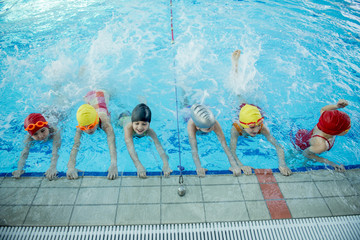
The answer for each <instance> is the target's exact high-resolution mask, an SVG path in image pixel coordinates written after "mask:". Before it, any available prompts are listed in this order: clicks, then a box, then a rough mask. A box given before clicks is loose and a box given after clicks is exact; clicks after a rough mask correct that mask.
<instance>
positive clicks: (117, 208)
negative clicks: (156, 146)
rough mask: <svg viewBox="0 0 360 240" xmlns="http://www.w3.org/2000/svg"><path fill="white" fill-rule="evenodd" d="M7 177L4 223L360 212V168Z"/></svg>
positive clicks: (0, 191)
mask: <svg viewBox="0 0 360 240" xmlns="http://www.w3.org/2000/svg"><path fill="white" fill-rule="evenodd" d="M184 182H185V187H186V190H187V193H186V195H185V196H184V197H179V196H178V194H177V188H178V186H179V184H178V176H176V175H175V176H171V177H170V178H163V177H160V176H151V177H148V178H147V179H139V178H137V177H131V176H121V177H119V178H118V179H116V180H113V181H110V180H107V179H106V177H90V176H87V177H81V178H79V179H77V180H67V179H66V178H63V177H62V178H59V179H57V180H55V181H48V180H47V179H45V178H43V177H24V178H21V179H14V178H9V177H2V178H0V225H2V226H79V225H81V226H98V225H136V224H140V225H142V224H176V223H212V222H232V221H249V220H269V219H291V218H292V219H294V218H313V217H334V216H346V215H358V214H360V197H359V196H360V184H359V183H360V169H352V170H348V171H347V172H345V173H337V172H334V171H328V170H316V171H308V172H296V173H294V174H293V175H292V176H289V177H285V176H282V175H281V174H279V173H273V172H271V170H257V171H256V174H254V175H251V176H245V175H242V176H240V177H233V176H232V175H207V176H206V177H205V178H198V177H197V176H194V175H185V176H184Z"/></svg>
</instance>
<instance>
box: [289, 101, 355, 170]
mask: <svg viewBox="0 0 360 240" xmlns="http://www.w3.org/2000/svg"><path fill="white" fill-rule="evenodd" d="M347 105H348V102H347V101H346V100H344V99H341V100H339V101H338V102H337V104H336V105H333V104H331V105H327V106H325V107H323V108H321V111H320V113H321V116H320V118H319V121H318V123H317V124H316V126H315V127H314V128H313V129H312V130H311V131H308V130H306V129H300V130H299V131H298V132H297V133H296V136H295V145H296V146H297V147H298V148H300V149H301V150H303V155H304V156H305V157H307V158H309V159H312V160H315V161H318V162H322V163H325V164H328V165H330V166H332V167H334V169H335V171H338V172H344V171H345V168H344V165H342V164H341V165H338V164H336V163H334V162H332V161H330V160H328V159H325V158H322V157H320V156H318V155H317V154H321V153H323V152H326V151H329V150H330V149H331V148H332V147H333V146H334V143H335V138H336V136H344V135H345V134H347V133H348V131H349V130H350V128H351V121H350V117H349V115H347V114H346V113H344V112H341V111H338V110H337V109H339V108H344V107H346V106H347Z"/></svg>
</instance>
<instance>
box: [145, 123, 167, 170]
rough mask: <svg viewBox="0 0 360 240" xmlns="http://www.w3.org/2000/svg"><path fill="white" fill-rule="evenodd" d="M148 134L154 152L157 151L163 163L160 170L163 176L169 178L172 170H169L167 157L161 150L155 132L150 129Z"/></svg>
mask: <svg viewBox="0 0 360 240" xmlns="http://www.w3.org/2000/svg"><path fill="white" fill-rule="evenodd" d="M148 134H149V136H150V137H151V138H152V140H153V141H154V143H155V147H156V150H157V151H158V153H159V155H160V157H161V160H162V162H163V168H162V170H163V172H164V176H165V177H169V176H170V173H171V172H172V170H171V168H170V166H169V156H168V155H167V154H166V152H165V151H164V149H163V147H162V145H161V143H160V141H159V139H158V137H157V135H156V133H155V131H154V130H152V129H151V128H149V130H148Z"/></svg>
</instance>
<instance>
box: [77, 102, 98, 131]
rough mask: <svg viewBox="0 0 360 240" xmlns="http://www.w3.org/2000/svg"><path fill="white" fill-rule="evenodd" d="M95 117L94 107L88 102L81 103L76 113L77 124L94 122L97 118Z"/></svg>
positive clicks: (82, 124)
mask: <svg viewBox="0 0 360 240" xmlns="http://www.w3.org/2000/svg"><path fill="white" fill-rule="evenodd" d="M96 117H97V113H96V110H95V108H94V107H93V106H91V105H89V104H83V105H81V106H80V107H79V109H78V110H77V113H76V119H77V121H78V123H79V126H87V125H90V124H92V123H94V122H95V121H96V120H97V119H96Z"/></svg>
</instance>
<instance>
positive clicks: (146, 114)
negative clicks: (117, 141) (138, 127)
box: [131, 103, 151, 122]
mask: <svg viewBox="0 0 360 240" xmlns="http://www.w3.org/2000/svg"><path fill="white" fill-rule="evenodd" d="M131 121H132V122H138V121H143V122H151V111H150V108H149V107H148V106H147V105H146V104H144V103H140V104H139V105H137V106H136V107H135V108H134V110H133V111H132V113H131Z"/></svg>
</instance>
